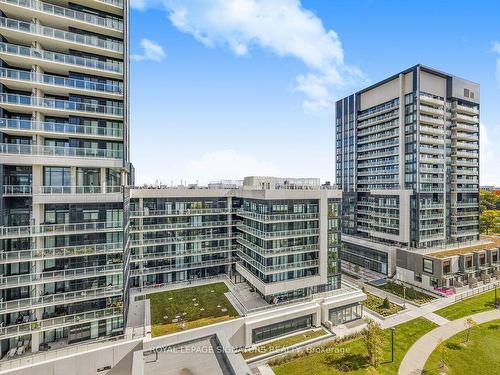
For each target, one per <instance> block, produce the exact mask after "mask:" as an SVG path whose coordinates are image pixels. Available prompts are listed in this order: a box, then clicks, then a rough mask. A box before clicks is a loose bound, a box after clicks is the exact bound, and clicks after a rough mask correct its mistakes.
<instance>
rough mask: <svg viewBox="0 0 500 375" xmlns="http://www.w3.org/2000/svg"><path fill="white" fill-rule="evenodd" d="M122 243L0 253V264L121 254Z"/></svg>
mask: <svg viewBox="0 0 500 375" xmlns="http://www.w3.org/2000/svg"><path fill="white" fill-rule="evenodd" d="M122 251H123V243H121V242H115V243H106V244H94V245H75V246H62V247H50V248H43V249H30V250H17V251H2V252H0V264H5V263H17V262H29V261H36V260H48V259H57V258H69V257H82V256H95V255H103V254H114V253H121V252H122Z"/></svg>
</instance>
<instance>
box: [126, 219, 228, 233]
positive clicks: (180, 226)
mask: <svg viewBox="0 0 500 375" xmlns="http://www.w3.org/2000/svg"><path fill="white" fill-rule="evenodd" d="M236 223H237V222H230V221H227V220H225V221H205V222H187V223H172V224H147V225H132V226H131V227H130V232H131V233H139V232H148V233H149V232H162V231H174V230H188V229H203V228H214V227H229V226H233V225H235V224H236Z"/></svg>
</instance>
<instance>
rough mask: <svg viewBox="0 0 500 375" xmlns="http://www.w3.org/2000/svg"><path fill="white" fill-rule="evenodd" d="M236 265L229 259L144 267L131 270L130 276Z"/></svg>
mask: <svg viewBox="0 0 500 375" xmlns="http://www.w3.org/2000/svg"><path fill="white" fill-rule="evenodd" d="M231 263H234V260H232V259H229V258H224V259H215V260H206V261H201V262H191V263H182V264H166V265H164V266H157V267H143V268H138V269H132V270H130V276H132V277H134V276H146V275H154V274H158V273H166V272H177V271H185V270H192V269H196V268H206V267H217V266H223V265H227V264H231Z"/></svg>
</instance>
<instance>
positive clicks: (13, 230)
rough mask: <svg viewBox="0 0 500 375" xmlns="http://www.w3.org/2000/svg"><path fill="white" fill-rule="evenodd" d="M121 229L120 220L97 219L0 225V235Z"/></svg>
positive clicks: (16, 235) (23, 235)
mask: <svg viewBox="0 0 500 375" xmlns="http://www.w3.org/2000/svg"><path fill="white" fill-rule="evenodd" d="M121 229H123V222H122V221H99V222H90V223H62V224H41V225H34V226H30V225H22V226H15V227H14V226H12V227H9V226H2V227H0V236H5V237H10V236H14V237H25V236H33V235H37V234H41V235H50V234H59V233H74V232H89V233H93V232H108V231H114V230H121Z"/></svg>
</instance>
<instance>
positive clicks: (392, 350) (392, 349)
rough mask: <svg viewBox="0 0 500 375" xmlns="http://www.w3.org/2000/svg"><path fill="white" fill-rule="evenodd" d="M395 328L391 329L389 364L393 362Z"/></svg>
mask: <svg viewBox="0 0 500 375" xmlns="http://www.w3.org/2000/svg"><path fill="white" fill-rule="evenodd" d="M395 330H396V328H394V327H391V362H394V331H395Z"/></svg>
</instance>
